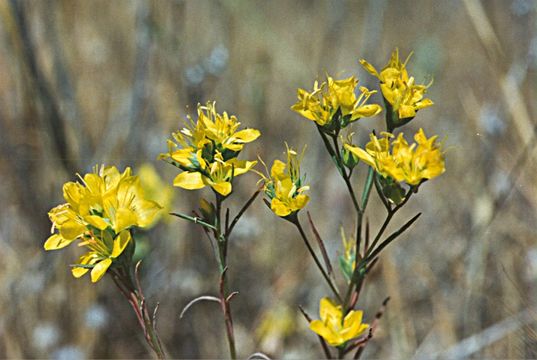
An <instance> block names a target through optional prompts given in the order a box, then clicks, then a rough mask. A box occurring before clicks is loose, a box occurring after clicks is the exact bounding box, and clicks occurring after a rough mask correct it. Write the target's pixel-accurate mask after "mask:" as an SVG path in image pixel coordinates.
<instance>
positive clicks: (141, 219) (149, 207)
mask: <svg viewBox="0 0 537 360" xmlns="http://www.w3.org/2000/svg"><path fill="white" fill-rule="evenodd" d="M165 190H169V189H164V190H163V191H165ZM136 204H137V207H136V215H137V216H138V223H137V226H139V227H142V228H145V227H148V226H150V225H152V224H153V222H154V221H155V218H156V217H157V216H158V215H159V212H160V210H162V206H160V205H159V204H157V203H156V202H154V201H151V200H140V199H138V201H136Z"/></svg>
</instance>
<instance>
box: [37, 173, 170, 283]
mask: <svg viewBox="0 0 537 360" xmlns="http://www.w3.org/2000/svg"><path fill="white" fill-rule="evenodd" d="M79 177H80V181H81V183H79V182H68V183H66V184H65V185H64V186H63V197H64V198H65V200H66V201H67V203H65V204H62V205H58V206H56V207H55V208H53V209H52V210H50V212H49V218H50V220H51V221H52V236H50V237H49V238H48V239H47V241H46V242H45V244H44V247H45V250H57V249H61V248H63V247H65V246H67V245H69V244H71V243H72V242H73V241H75V240H77V239H78V240H80V243H79V246H86V247H87V248H88V249H89V252H88V253H87V254H85V255H83V256H82V257H81V258H80V261H79V264H78V265H80V266H78V267H77V266H75V267H73V270H72V272H73V275H74V276H75V277H80V276H82V275H84V274H85V273H86V272H87V271H89V269H90V268H91V269H92V271H91V279H92V281H93V282H96V281H98V280H99V279H100V278H101V277H102V276H103V275H104V274H105V272H106V270H107V269H108V268H109V267H110V265H112V262H113V260H114V259H116V258H117V257H118V256H119V255H121V254H122V253H123V250H125V247H126V246H127V245H128V244H129V242H130V241H131V235H130V231H129V229H130V228H132V227H140V228H145V227H148V226H149V225H151V224H152V222H153V221H154V219H155V217H156V216H157V214H158V212H159V210H160V209H161V207H160V205H158V204H157V203H156V202H154V201H151V200H147V199H146V198H145V197H144V193H143V190H142V188H141V185H140V181H139V179H138V177H137V176H133V175H131V169H130V168H126V169H125V171H124V172H123V173H122V174H121V173H120V172H119V170H118V169H117V168H116V167H114V166H110V167H104V166H102V167H100V168H97V167H96V168H95V171H94V172H93V173H89V174H86V175H84V177H81V176H79Z"/></svg>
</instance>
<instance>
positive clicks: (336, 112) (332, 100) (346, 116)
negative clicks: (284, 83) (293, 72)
mask: <svg viewBox="0 0 537 360" xmlns="http://www.w3.org/2000/svg"><path fill="white" fill-rule="evenodd" d="M357 86H358V79H356V78H355V77H354V76H351V77H350V78H348V79H342V80H334V79H333V78H331V77H330V76H327V80H326V82H323V83H322V84H321V85H319V83H318V82H317V81H316V82H315V84H314V85H313V91H312V92H311V93H310V92H308V91H306V90H304V89H298V101H297V103H296V104H294V105H293V106H292V107H291V109H292V110H294V111H296V112H297V113H299V114H300V115H302V116H304V117H305V118H306V119H309V120H312V121H315V122H316V123H317V125H319V126H320V127H322V128H324V129H325V130H329V131H332V130H336V129H340V128H344V127H346V126H347V125H348V124H349V123H351V122H353V121H356V120H358V119H360V118H362V117H371V116H375V115H377V114H378V113H380V112H381V111H382V108H381V107H380V105H378V104H366V102H367V100H368V99H369V97H370V96H371V95H372V94H374V93H375V92H376V91H374V90H373V91H370V90H368V89H367V88H366V87H364V86H361V87H360V96H358V97H356V94H355V89H356V87H357Z"/></svg>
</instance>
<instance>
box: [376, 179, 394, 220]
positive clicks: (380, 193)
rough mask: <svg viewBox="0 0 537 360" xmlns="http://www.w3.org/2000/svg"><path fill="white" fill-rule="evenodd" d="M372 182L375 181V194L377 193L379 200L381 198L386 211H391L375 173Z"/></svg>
mask: <svg viewBox="0 0 537 360" xmlns="http://www.w3.org/2000/svg"><path fill="white" fill-rule="evenodd" d="M373 182H374V183H375V189H376V190H377V194H378V195H379V197H380V200H382V203H383V204H384V207H385V208H386V211H388V212H390V211H392V207H391V205H390V203H389V202H388V200H386V198H385V197H384V194H383V193H382V189H381V187H380V182H379V177H378V174H375V176H374V181H373Z"/></svg>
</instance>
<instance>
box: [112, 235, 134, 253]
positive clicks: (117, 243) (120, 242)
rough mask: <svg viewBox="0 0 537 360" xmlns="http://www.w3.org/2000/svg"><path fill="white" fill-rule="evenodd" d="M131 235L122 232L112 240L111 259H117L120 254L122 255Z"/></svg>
mask: <svg viewBox="0 0 537 360" xmlns="http://www.w3.org/2000/svg"><path fill="white" fill-rule="evenodd" d="M131 239H132V238H131V234H130V231H128V230H124V231H122V232H121V233H120V234H119V235H118V236H116V238H115V239H114V248H113V250H112V255H110V256H112V257H113V258H117V257H118V256H119V255H121V253H123V250H125V248H126V247H127V245H128V244H129V242H130V241H131Z"/></svg>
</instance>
